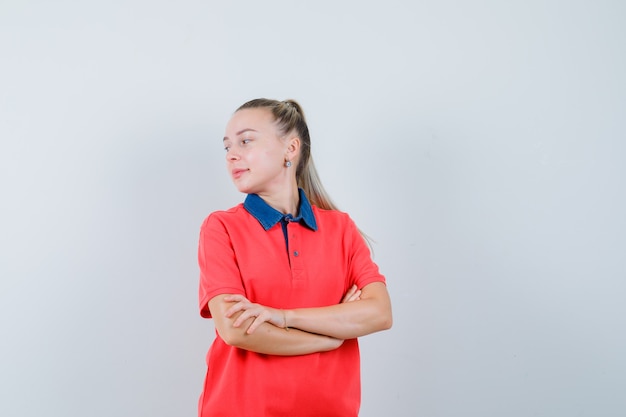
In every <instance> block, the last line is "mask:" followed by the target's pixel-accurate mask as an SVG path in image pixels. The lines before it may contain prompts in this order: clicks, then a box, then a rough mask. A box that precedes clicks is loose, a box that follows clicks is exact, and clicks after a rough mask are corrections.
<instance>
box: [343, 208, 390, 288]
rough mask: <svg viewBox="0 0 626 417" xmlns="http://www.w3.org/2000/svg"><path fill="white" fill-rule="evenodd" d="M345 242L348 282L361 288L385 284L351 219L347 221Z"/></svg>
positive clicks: (363, 239) (367, 247)
mask: <svg viewBox="0 0 626 417" xmlns="http://www.w3.org/2000/svg"><path fill="white" fill-rule="evenodd" d="M347 234H348V236H349V239H347V241H348V242H349V245H350V257H349V259H350V267H349V276H350V282H351V283H354V284H356V285H357V287H359V288H363V287H365V286H366V285H368V284H371V283H373V282H382V283H383V284H386V280H385V277H384V276H383V275H382V274H381V273H380V272H379V270H378V265H376V263H374V261H373V260H372V255H371V252H370V249H369V246H368V245H367V243H366V242H365V238H364V237H363V235H362V234H361V232H360V231H359V229H358V228H357V227H356V224H355V223H354V221H352V219H350V218H349V219H348V225H347Z"/></svg>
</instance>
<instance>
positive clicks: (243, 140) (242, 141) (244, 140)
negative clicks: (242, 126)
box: [241, 139, 251, 145]
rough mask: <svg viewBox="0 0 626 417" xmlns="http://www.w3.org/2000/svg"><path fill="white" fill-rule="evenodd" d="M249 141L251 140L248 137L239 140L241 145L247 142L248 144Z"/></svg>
mask: <svg viewBox="0 0 626 417" xmlns="http://www.w3.org/2000/svg"><path fill="white" fill-rule="evenodd" d="M250 142H251V141H250V139H242V140H241V144H242V145H247V144H248V143H250Z"/></svg>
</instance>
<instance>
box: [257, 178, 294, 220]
mask: <svg viewBox="0 0 626 417" xmlns="http://www.w3.org/2000/svg"><path fill="white" fill-rule="evenodd" d="M259 197H261V198H262V199H263V200H265V202H266V203H267V204H269V205H270V206H272V207H273V208H275V209H276V210H278V211H280V212H281V213H283V214H291V215H293V216H297V215H298V205H299V204H300V194H298V186H297V185H296V184H294V185H293V186H292V187H288V188H287V187H286V188H285V189H283V190H278V191H276V192H274V193H271V194H270V193H267V194H266V193H263V194H259Z"/></svg>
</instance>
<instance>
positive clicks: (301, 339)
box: [209, 294, 343, 356]
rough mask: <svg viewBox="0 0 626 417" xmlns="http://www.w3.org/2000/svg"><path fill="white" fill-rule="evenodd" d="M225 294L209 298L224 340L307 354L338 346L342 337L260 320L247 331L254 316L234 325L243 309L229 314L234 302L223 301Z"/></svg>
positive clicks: (273, 352)
mask: <svg viewBox="0 0 626 417" xmlns="http://www.w3.org/2000/svg"><path fill="white" fill-rule="evenodd" d="M227 297H229V295H227V294H223V295H218V296H216V297H213V298H212V299H211V300H210V301H209V309H210V310H211V315H212V316H213V321H214V322H215V328H216V329H217V332H218V334H219V335H220V337H221V338H222V339H223V340H224V342H226V344H228V345H231V346H235V347H238V348H241V349H245V350H249V351H252V352H257V353H264V354H268V355H283V356H294V355H306V354H309V353H315V352H324V351H329V350H333V349H336V348H338V347H339V346H341V344H342V343H343V341H342V340H339V339H336V338H332V337H328V336H323V335H317V334H312V333H309V332H306V331H301V330H298V329H284V328H280V327H277V326H274V325H273V324H270V323H267V322H265V323H261V324H260V325H259V326H258V328H257V330H256V331H255V332H254V333H248V332H247V329H248V328H249V327H250V325H251V324H252V322H253V321H254V320H255V317H250V318H247V319H245V320H243V321H241V323H242V324H241V325H239V326H237V327H235V326H233V323H234V322H235V321H236V320H237V319H238V318H239V317H240V316H241V314H242V311H239V312H236V313H234V314H231V315H228V316H227V314H226V312H227V311H228V309H229V308H230V307H231V306H232V305H233V304H234V303H233V302H229V301H225V298H227Z"/></svg>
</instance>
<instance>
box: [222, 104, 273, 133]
mask: <svg viewBox="0 0 626 417" xmlns="http://www.w3.org/2000/svg"><path fill="white" fill-rule="evenodd" d="M244 129H253V130H256V131H259V132H266V131H268V130H273V131H275V130H276V123H274V116H273V115H272V113H271V112H270V111H269V110H268V109H263V108H257V109H243V110H239V111H237V112H236V113H235V114H233V116H232V117H231V118H230V120H229V121H228V124H227V125H226V136H235V135H237V132H240V131H242V130H244Z"/></svg>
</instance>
